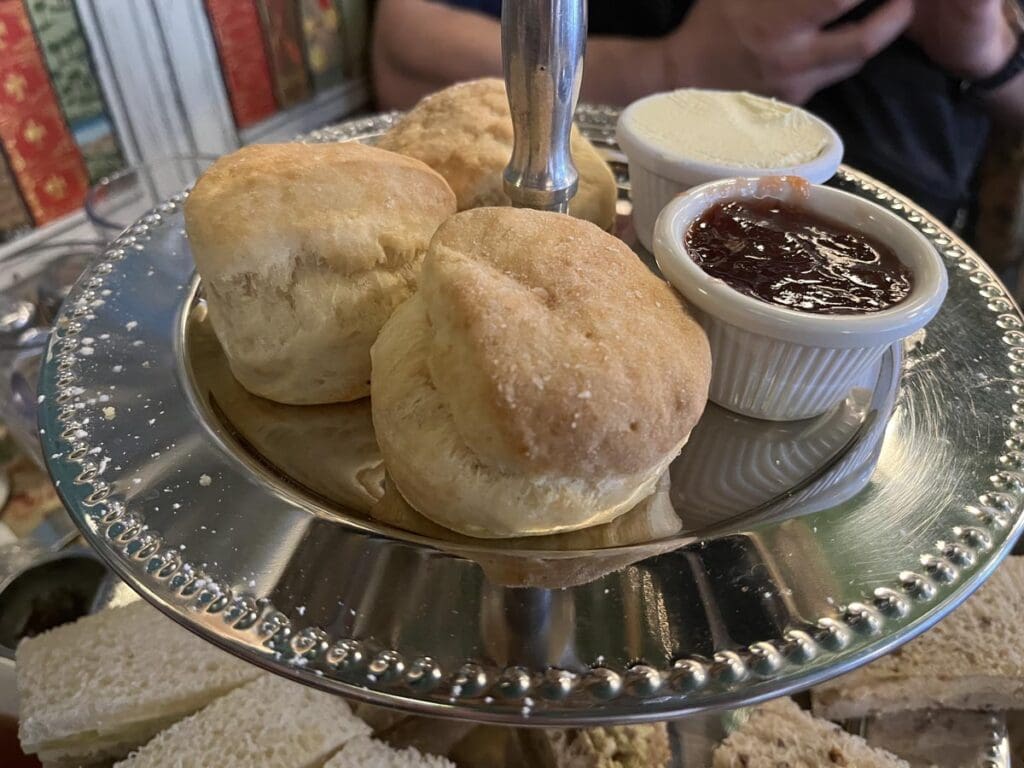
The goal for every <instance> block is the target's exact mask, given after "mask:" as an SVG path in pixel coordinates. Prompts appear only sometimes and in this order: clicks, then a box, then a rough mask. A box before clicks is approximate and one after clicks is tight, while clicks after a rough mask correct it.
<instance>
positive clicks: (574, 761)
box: [519, 723, 672, 768]
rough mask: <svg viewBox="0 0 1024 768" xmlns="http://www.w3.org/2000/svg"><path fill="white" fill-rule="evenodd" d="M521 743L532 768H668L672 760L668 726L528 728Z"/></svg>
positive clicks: (523, 731) (523, 730) (525, 729)
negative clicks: (666, 767)
mask: <svg viewBox="0 0 1024 768" xmlns="http://www.w3.org/2000/svg"><path fill="white" fill-rule="evenodd" d="M519 739H520V745H521V748H522V754H523V758H524V763H523V764H524V765H529V766H531V768H664V767H665V766H667V765H668V764H669V760H670V759H671V758H672V751H671V749H670V748H669V743H668V729H667V728H666V727H665V724H664V723H651V724H649V725H617V726H609V727H605V728H568V729H563V728H557V729H556V728H543V729H541V728H536V729H535V728H524V729H521V730H520V731H519Z"/></svg>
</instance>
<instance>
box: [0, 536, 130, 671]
mask: <svg viewBox="0 0 1024 768" xmlns="http://www.w3.org/2000/svg"><path fill="white" fill-rule="evenodd" d="M109 577H110V572H109V571H108V570H107V567H106V566H105V565H104V564H103V563H102V561H101V560H100V559H99V558H98V557H97V556H96V555H95V554H93V553H92V552H91V551H90V550H88V549H85V548H74V549H69V550H64V551H62V552H58V553H53V554H49V553H46V552H45V551H42V552H41V551H40V550H38V549H35V548H32V547H25V546H24V545H21V544H10V545H7V546H6V547H0V656H6V657H7V658H14V651H15V648H17V645H18V643H19V641H21V640H22V639H23V638H25V637H31V636H33V635H37V634H40V633H41V632H45V631H46V630H48V629H53V628H54V627H57V626H60V625H61V624H67V623H69V622H72V621H75V620H76V619H79V618H81V617H82V616H85V615H86V614H89V613H92V612H93V610H94V607H95V605H96V602H97V598H98V597H99V596H100V595H101V594H102V593H103V590H104V588H105V583H106V582H107V581H108V579H109Z"/></svg>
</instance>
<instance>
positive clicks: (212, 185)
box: [185, 143, 455, 405]
mask: <svg viewBox="0 0 1024 768" xmlns="http://www.w3.org/2000/svg"><path fill="white" fill-rule="evenodd" d="M454 212H455V196H454V194H452V191H451V189H450V188H449V187H448V184H447V183H446V182H445V180H444V179H443V178H441V176H439V175H438V174H437V173H435V172H434V171H432V170H431V169H430V168H428V167H427V166H426V165H424V164H423V163H421V162H419V161H418V160H414V159H412V158H408V157H404V156H402V155H397V154H394V153H391V152H385V151H384V150H380V149H376V148H373V147H367V146H363V145H361V144H356V143H345V144H315V145H314V144H264V145H256V146H250V147H246V148H244V149H240V150H239V151H237V152H234V153H232V154H230V155H227V156H225V157H222V158H221V159H220V160H218V161H217V162H216V163H214V164H213V166H211V167H210V169H209V170H208V171H207V172H206V173H205V174H203V176H202V178H200V179H199V181H198V182H197V183H196V186H195V189H194V190H193V191H192V194H191V195H190V196H189V198H188V201H187V202H186V204H185V226H186V228H187V230H188V236H189V241H190V243H191V247H192V255H193V257H194V258H195V262H196V268H197V269H198V270H199V274H200V275H201V276H202V278H203V283H204V287H205V290H206V298H207V301H208V302H209V307H210V318H211V320H212V322H213V327H214V330H215V331H216V333H217V337H218V339H220V342H221V344H222V346H223V347H224V351H225V353H226V354H227V357H228V361H229V363H230V364H231V370H232V372H233V373H234V375H235V377H236V378H237V379H238V381H239V382H240V383H241V384H242V386H244V387H245V388H246V389H248V390H249V391H250V392H252V393H254V394H257V395H260V396H262V397H266V398H268V399H270V400H276V401H277V402H281V403H291V404H295V405H307V404H314V403H332V402H342V401H348V400H356V399H358V398H360V397H365V396H366V395H368V394H369V391H370V388H369V381H370V354H369V352H370V345H371V344H373V341H374V339H376V338H377V333H378V331H379V330H380V328H381V326H382V325H383V324H384V321H385V320H387V319H388V317H389V316H390V315H391V312H392V311H393V310H394V308H395V307H396V306H398V305H399V304H400V303H401V302H402V301H404V300H405V299H406V298H407V297H408V296H409V295H410V294H411V293H412V292H413V290H414V289H415V285H416V279H417V275H418V272H419V266H420V262H421V261H422V258H423V253H424V251H425V250H426V247H427V244H428V243H429V242H430V238H431V236H432V235H433V234H434V231H435V230H436V229H437V227H438V225H439V224H440V223H441V222H442V221H444V220H445V219H446V218H447V217H448V216H450V215H451V214H452V213H454Z"/></svg>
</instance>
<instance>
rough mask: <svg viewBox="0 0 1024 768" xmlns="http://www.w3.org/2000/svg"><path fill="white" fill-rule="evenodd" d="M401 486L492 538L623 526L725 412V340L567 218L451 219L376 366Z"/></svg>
mask: <svg viewBox="0 0 1024 768" xmlns="http://www.w3.org/2000/svg"><path fill="white" fill-rule="evenodd" d="M371 356H372V358H373V382H372V408H373V422H374V428H375V429H376V432H377V439H378V442H379V443H380V447H381V453H382V455H383V456H384V462H385V465H386V466H387V468H388V470H389V472H390V473H391V477H392V479H393V480H394V482H395V485H396V486H397V487H398V489H399V490H400V491H401V493H402V495H403V496H404V497H405V499H406V500H408V502H409V503H410V504H411V505H412V506H413V507H414V508H415V509H416V510H418V511H419V512H420V513H422V514H423V515H425V516H426V517H429V518H430V519H432V520H434V521H435V522H437V523H439V524H441V525H444V526H445V527H447V528H451V529H453V530H456V531H459V532H461V533H465V534H467V535H470V536H479V537H510V536H529V535H538V534H544V533H554V532H557V531H566V530H575V529H578V528H584V527H587V526H591V525H598V524H600V523H606V522H609V521H610V520H613V519H614V518H616V517H618V516H619V515H621V514H622V513H623V512H625V511H627V510H629V509H630V508H632V507H633V506H635V505H636V504H637V503H638V502H639V501H640V500H641V499H643V498H645V497H647V496H648V495H650V493H651V492H652V491H653V489H654V487H655V484H656V483H657V480H658V477H659V476H660V475H661V473H662V472H663V471H664V470H665V468H666V467H667V466H668V464H669V463H670V462H671V461H672V459H673V458H675V456H676V455H677V454H678V453H679V450H680V449H681V447H682V445H683V443H684V442H685V441H686V438H687V437H688V436H689V434H690V430H691V429H692V428H693V425H694V424H695V423H696V422H697V419H698V418H699V417H700V414H701V412H702V411H703V410H704V405H705V403H706V401H707V391H708V382H709V379H710V374H711V356H710V352H709V348H708V342H707V338H706V337H705V336H704V332H703V331H702V330H701V328H700V326H699V325H698V324H697V323H696V322H695V321H694V320H693V318H692V317H691V316H690V314H689V313H688V312H687V310H686V308H685V307H684V306H683V303H682V300H681V299H680V298H679V296H678V295H677V294H676V293H675V292H674V291H673V290H672V289H671V288H670V287H669V286H668V284H667V283H665V282H664V281H662V280H659V279H658V278H656V277H655V276H654V275H653V274H651V272H650V271H648V270H647V268H646V267H645V266H644V265H643V264H642V263H641V262H640V260H639V259H638V258H637V257H636V256H635V255H634V254H633V252H632V251H631V250H630V249H629V248H628V247H627V246H626V245H625V244H624V243H623V242H622V241H620V240H618V239H617V238H615V237H612V236H611V235H609V234H607V233H605V232H602V231H601V230H600V229H598V228H597V227H595V226H594V225H592V224H589V223H587V222H584V221H580V220H578V219H573V218H571V217H568V216H563V215H560V214H556V213H544V212H540V211H531V210H525V209H513V208H481V209H476V210H472V211H466V212H464V213H460V214H458V215H456V216H453V217H452V218H450V219H449V220H448V221H447V222H445V224H443V225H442V226H441V228H440V229H439V230H438V231H437V234H436V235H435V236H434V239H433V240H432V241H431V245H430V250H429V251H428V254H427V257H426V259H425V260H424V263H423V272H422V277H421V285H420V290H419V291H418V292H417V294H416V295H414V296H413V298H412V299H410V300H409V301H408V302H406V303H405V304H403V305H402V306H401V307H400V308H399V309H398V311H397V312H396V313H395V314H394V315H393V316H392V318H391V319H390V320H389V321H388V323H387V324H386V325H385V327H384V329H383V330H382V332H381V335H380V337H379V338H378V340H377V343H376V344H375V345H374V347H373V350H372V351H371Z"/></svg>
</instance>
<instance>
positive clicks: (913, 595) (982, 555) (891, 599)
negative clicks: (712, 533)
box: [40, 107, 1024, 725]
mask: <svg viewBox="0 0 1024 768" xmlns="http://www.w3.org/2000/svg"><path fill="white" fill-rule="evenodd" d="M617 114H618V113H617V111H616V110H614V109H611V108H607V107H581V108H580V110H579V112H578V120H579V123H580V125H581V128H582V129H583V130H584V132H585V133H586V134H587V135H588V136H590V137H591V138H592V139H594V140H596V141H598V142H600V143H602V144H605V145H607V146H610V147H613V146H614V126H615V120H616V118H617ZM397 116H398V113H388V114H384V115H375V116H370V117H364V118H359V119H356V120H352V121H348V122H346V123H342V124H340V125H338V126H336V127H333V128H329V129H324V130H321V131H315V132H313V133H312V134H309V135H308V136H307V137H305V139H306V140H308V141H342V140H354V139H360V138H365V137H367V136H368V135H375V134H377V133H379V132H381V131H382V130H385V129H386V128H387V127H389V126H390V125H391V124H392V123H393V122H394V120H395V119H396V118H397ZM838 181H839V183H840V186H843V187H845V188H847V189H853V190H855V191H856V192H857V193H859V194H861V195H863V196H865V197H868V198H869V199H873V200H874V201H876V202H878V203H879V204H881V205H883V206H885V207H886V208H888V209H889V210H891V211H893V212H894V213H896V214H897V215H899V216H901V217H902V218H904V219H905V220H906V221H908V222H910V223H911V224H912V225H914V226H915V227H916V228H917V229H918V230H919V231H920V232H921V233H922V234H923V235H924V236H925V237H926V238H928V239H929V241H930V242H931V243H932V244H933V245H934V246H935V247H936V249H937V250H938V251H939V253H940V254H941V256H942V258H943V260H944V262H945V263H946V264H947V266H948V267H949V268H950V269H951V271H952V272H953V273H954V275H955V274H957V273H963V277H959V278H957V279H967V280H970V281H971V282H972V283H973V284H974V285H975V286H976V287H977V290H978V293H979V294H980V296H981V298H982V300H984V301H986V302H987V305H986V306H987V307H988V309H989V310H990V311H991V312H992V313H993V314H995V315H996V326H997V327H999V328H1000V329H1001V330H1002V331H1003V333H1002V335H1001V338H1000V343H1001V344H1003V345H1005V347H1006V350H1007V352H1006V354H1007V358H1006V359H1007V360H1008V361H1009V362H1008V364H1007V369H1006V373H1007V375H1008V376H1007V381H1009V382H1010V385H1009V386H1010V387H1011V389H1012V392H1013V394H1014V395H1016V396H1018V397H1020V398H1022V399H1020V400H1018V401H1017V403H1016V404H1015V406H1014V414H1011V415H1009V416H1008V417H1007V420H1006V423H1005V426H1006V445H1007V450H1006V452H1005V453H1003V454H1002V455H1000V456H999V457H998V458H997V459H996V460H995V462H994V465H993V467H992V471H993V474H992V476H991V478H990V484H989V485H988V486H987V487H985V488H983V489H982V490H981V491H980V492H979V493H978V494H977V496H976V502H975V503H974V504H972V505H970V506H969V507H968V508H967V509H966V512H967V513H968V514H969V515H970V517H971V518H972V519H973V524H971V525H965V526H960V525H958V526H955V527H954V528H953V530H951V531H950V532H949V534H950V535H949V536H947V537H946V538H945V539H944V540H943V541H942V542H939V544H940V546H939V552H938V554H936V553H935V551H931V552H925V553H922V554H921V556H920V558H919V565H918V566H915V567H910V568H907V569H904V570H901V571H899V572H897V573H896V574H895V575H894V577H893V578H892V580H891V582H890V583H889V584H888V585H885V586H878V587H875V588H873V589H866V590H864V595H863V600H861V601H856V602H850V603H849V604H847V605H842V606H836V611H835V612H834V613H833V614H832V615H827V616H821V617H820V618H819V619H818V621H817V624H816V627H817V628H816V630H815V631H813V632H808V631H803V630H790V631H788V632H786V633H784V635H783V636H782V637H781V638H773V639H769V640H765V641H760V642H755V643H752V644H750V645H749V646H747V647H744V648H740V649H737V650H722V651H719V652H717V653H715V654H714V655H713V656H711V657H710V658H702V657H701V658H698V657H685V658H679V659H675V660H674V661H673V662H672V664H671V665H670V666H668V667H658V666H655V665H651V664H646V663H637V664H632V665H629V666H628V667H625V668H621V669H612V668H610V667H604V666H596V667H592V668H590V669H588V670H587V671H585V672H583V673H578V672H574V671H572V670H567V669H558V668H548V669H525V668H521V667H509V668H497V667H494V666H491V665H489V664H488V663H487V662H485V661H480V660H469V661H466V663H464V664H462V665H461V666H459V667H457V668H451V669H442V668H441V667H440V665H439V664H438V663H437V662H436V661H434V660H433V659H432V658H430V657H427V656H420V657H415V658H405V657H404V656H403V654H402V652H401V651H400V649H393V648H386V647H380V646H377V645H374V644H372V643H368V642H364V641H360V640H359V639H357V638H351V637H347V638H346V637H340V638H339V637H330V636H329V635H328V633H327V632H326V631H324V630H323V629H322V628H320V627H315V626H304V625H303V622H302V619H301V616H298V615H296V616H286V615H285V614H284V613H282V612H281V611H279V610H277V609H276V608H275V607H274V606H273V605H272V604H271V602H270V600H269V599H267V598H266V597H260V596H257V595H252V594H235V593H233V592H232V590H231V589H229V588H227V587H225V586H223V585H222V584H220V583H218V581H217V580H216V578H214V577H213V576H212V575H211V574H209V573H207V572H205V571H204V569H203V568H201V567H200V566H199V565H197V564H195V563H191V562H189V561H187V560H186V559H185V558H184V557H182V555H181V553H180V552H179V551H178V550H177V549H176V548H174V547H173V545H172V544H168V543H167V542H165V541H164V539H163V536H162V535H161V534H160V533H159V532H158V531H155V530H153V529H151V528H149V527H148V526H147V524H146V521H145V517H144V515H143V514H142V512H141V511H140V510H138V509H129V508H128V507H127V506H126V505H125V503H124V502H123V501H122V500H120V499H118V498H117V494H116V493H115V492H114V488H113V482H111V481H110V480H108V479H107V478H109V477H110V476H109V475H106V476H104V477H101V474H102V472H101V469H100V468H99V467H98V466H97V464H96V461H95V460H94V458H93V455H94V449H95V448H96V447H97V446H94V445H93V444H92V443H91V442H90V439H89V429H88V416H84V415H83V413H88V412H89V411H88V410H87V408H86V404H85V402H84V399H83V397H82V387H81V383H82V382H81V381H80V380H79V379H78V378H77V372H78V357H77V356H78V355H79V354H81V350H82V347H83V342H82V337H83V336H82V333H83V329H84V328H85V324H86V323H87V322H88V321H89V318H90V317H94V316H95V315H94V313H93V310H94V309H95V308H96V303H97V301H98V300H99V297H100V296H101V295H102V290H103V288H104V285H105V283H106V279H107V276H108V275H110V274H111V273H113V272H114V271H115V270H117V269H118V264H119V263H120V262H122V261H123V260H125V259H126V258H132V257H133V254H134V255H135V257H138V254H140V253H142V252H144V251H145V250H146V242H147V241H148V240H149V239H150V238H151V237H152V233H153V232H154V231H155V230H157V229H158V228H160V227H161V226H164V225H165V224H166V222H167V221H168V220H169V218H171V217H172V216H173V215H174V214H176V213H177V212H178V211H179V209H180V207H181V205H182V203H183V202H184V200H185V198H186V197H187V192H183V193H180V194H178V195H175V196H173V197H172V198H171V199H169V200H168V201H167V202H165V203H163V204H161V205H159V206H157V207H156V208H154V209H153V210H152V211H150V212H149V213H148V214H147V215H145V216H143V217H142V218H141V219H140V220H139V221H138V222H137V223H136V224H135V225H133V226H132V227H129V228H128V229H127V230H125V232H123V233H122V234H121V236H120V237H118V238H117V239H116V240H114V241H113V243H111V245H110V247H109V248H108V250H107V251H106V253H105V254H104V255H103V257H102V258H101V259H100V260H99V261H98V262H96V263H95V264H94V265H93V266H92V267H91V269H90V270H88V271H87V272H86V273H85V274H84V275H83V276H82V277H81V278H80V280H79V281H78V283H77V284H76V286H75V288H74V289H73V291H72V292H71V294H70V296H69V298H68V300H67V301H66V302H65V305H64V307H63V308H62V311H61V315H60V318H59V320H58V323H57V329H56V331H55V333H54V335H53V337H52V338H51V341H50V345H49V347H48V350H47V355H46V360H45V363H44V366H43V374H42V381H41V387H40V392H41V393H42V396H41V406H40V431H41V436H42V441H43V444H44V455H45V456H46V457H47V463H48V466H49V468H50V471H51V474H52V475H53V476H54V478H55V480H56V481H57V485H58V492H59V493H60V495H61V498H62V500H63V501H64V503H65V505H66V507H67V508H68V509H69V510H70V511H71V514H72V517H73V518H74V519H75V521H76V523H77V524H78V525H79V527H80V528H81V529H82V531H83V533H84V535H85V537H86V538H87V540H89V542H90V543H91V544H92V545H93V546H94V547H95V548H96V549H97V550H98V551H99V552H100V554H101V555H102V556H103V557H104V559H105V560H106V561H107V562H108V563H109V564H110V565H111V566H112V568H113V569H114V570H115V571H116V572H117V573H118V574H119V575H120V576H121V577H122V578H124V579H125V580H126V581H127V582H128V583H129V584H131V585H132V586H133V587H134V588H135V589H136V591H138V592H140V593H141V594H142V595H143V596H144V597H146V599H148V600H149V601H150V602H152V603H153V604H155V605H156V606H157V607H158V608H160V609H161V610H163V611H164V612H165V613H166V614H168V615H170V616H171V617H172V618H174V619H175V620H176V621H178V622H179V623H181V624H183V625H185V626H187V627H188V628H190V629H192V630H193V631H195V632H197V633H199V634H200V635H202V636H203V637H205V638H206V639H208V640H210V641H212V642H214V643H216V644H218V645H220V646H221V647H223V648H225V649H226V650H228V651H230V652H232V653H234V654H236V655H238V656H241V657H243V658H245V659H247V660H249V661H251V662H254V663H256V664H258V665H260V666H262V667H265V668H267V669H269V670H271V671H273V672H276V673H278V674H283V675H286V676H290V677H293V678H295V679H297V680H300V681H302V682H305V683H307V684H311V685H314V686H317V687H321V688H324V689H328V690H333V691H335V692H338V693H342V694H344V695H346V696H348V697H351V698H355V699H360V700H364V701H368V702H371V703H376V704H384V705H390V706H397V707H400V708H405V709H410V710H414V711H419V712H422V713H425V714H431V715H435V716H460V717H467V718H471V719H475V720H479V721H485V722H496V723H510V724H517V725H530V724H533V725H554V724H558V725H570V724H588V725H594V724H597V723H599V722H627V721H644V720H657V719H664V718H666V717H670V716H673V715H681V714H687V713H690V712H695V711H700V710H707V709H714V708H722V707H732V706H738V705H741V704H749V703H755V702H756V701H759V700H763V699H768V698H772V697H774V696H778V695H782V694H784V693H788V692H792V691H794V690H798V689H802V688H805V687H807V686H809V685H811V684H813V683H815V682H820V681H821V680H824V679H827V678H829V677H832V676H835V675H837V674H840V673H842V672H844V671H847V670H848V669H851V668H853V667H855V666H859V665H860V664H862V663H865V662H866V661H869V660H871V659H873V658H876V657H877V656H880V655H882V654H883V653H885V652H887V651H889V650H891V649H892V648H893V647H895V646H896V645H898V644H901V643H903V642H906V641H907V640H909V639H911V638H913V637H914V636H916V635H917V634H919V633H920V632H922V631H924V630H925V629H926V628H927V627H929V626H931V625H932V624H933V623H935V622H936V621H938V620H939V619H940V618H941V617H942V616H944V615H945V614H946V613H948V612H949V611H951V610H952V609H953V608H954V607H956V605H958V604H959V603H960V602H961V601H963V600H964V599H965V598H966V597H967V596H968V595H969V594H970V593H971V592H972V591H973V590H974V589H975V588H976V587H977V586H979V585H980V584H981V583H982V581H983V580H984V579H985V578H986V577H987V576H988V575H989V574H990V573H991V572H992V571H993V570H994V569H995V567H996V566H997V565H998V563H999V562H1000V560H1001V559H1002V557H1003V556H1005V554H1007V553H1008V551H1009V549H1010V547H1011V545H1012V543H1013V541H1014V540H1015V539H1016V538H1017V536H1018V535H1019V534H1020V532H1021V529H1022V524H1024V522H1022V518H1021V516H1020V515H1019V512H1020V498H1019V494H1017V493H1016V491H1017V490H1022V489H1024V475H1018V474H1017V473H1016V472H1014V470H1015V469H1018V468H1021V467H1024V321H1022V318H1021V313H1020V310H1019V309H1018V308H1017V306H1016V304H1015V302H1014V301H1013V299H1012V298H1011V297H1010V296H1009V295H1008V294H1007V292H1006V291H1005V289H1004V288H1003V286H1002V285H1001V284H1000V283H999V281H998V279H997V278H996V277H995V275H994V274H993V273H992V271H991V270H990V269H989V268H988V267H987V266H986V265H985V264H984V263H983V262H982V261H981V260H980V258H979V257H978V256H977V255H975V254H973V253H972V252H971V251H970V249H969V248H968V247H967V246H966V245H965V244H964V243H963V242H962V241H961V240H959V239H958V238H957V237H956V236H955V235H954V234H952V233H951V232H950V231H949V230H947V229H946V228H945V227H944V226H943V225H941V224H939V223H938V222H936V221H935V220H934V219H932V218H931V217H930V216H928V215H927V214H925V213H923V212H921V211H920V210H918V209H916V208H915V207H914V205H913V204H912V203H911V202H910V201H908V200H907V199H906V198H904V197H902V196H900V195H898V194H897V193H895V192H894V191H892V190H891V189H889V188H887V187H885V186H884V185H882V184H880V183H878V182H875V181H874V180H872V179H870V178H869V177H867V176H865V175H863V174H860V173H858V172H855V171H853V170H850V169H848V168H846V167H843V168H842V169H841V170H840V171H839V174H838ZM198 426H199V425H197V428H198ZM61 477H65V478H73V480H72V482H66V483H64V484H63V485H62V484H61V483H60V480H59V478H61Z"/></svg>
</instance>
